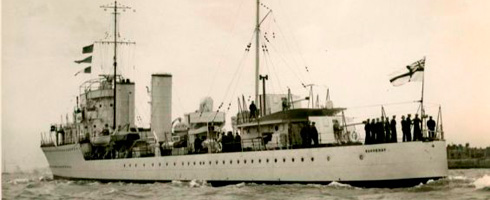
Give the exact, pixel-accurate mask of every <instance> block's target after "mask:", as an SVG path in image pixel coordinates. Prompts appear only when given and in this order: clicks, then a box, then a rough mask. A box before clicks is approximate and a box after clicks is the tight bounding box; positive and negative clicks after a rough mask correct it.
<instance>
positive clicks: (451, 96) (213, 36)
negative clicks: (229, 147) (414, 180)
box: [1, 0, 490, 169]
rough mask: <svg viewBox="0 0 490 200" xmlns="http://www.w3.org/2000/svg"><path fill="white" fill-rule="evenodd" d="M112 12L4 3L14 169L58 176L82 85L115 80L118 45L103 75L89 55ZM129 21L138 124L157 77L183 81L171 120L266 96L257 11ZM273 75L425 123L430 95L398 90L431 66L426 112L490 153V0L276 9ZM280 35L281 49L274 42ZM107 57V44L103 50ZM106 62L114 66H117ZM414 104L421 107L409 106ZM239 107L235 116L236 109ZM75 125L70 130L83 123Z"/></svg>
mask: <svg viewBox="0 0 490 200" xmlns="http://www.w3.org/2000/svg"><path fill="white" fill-rule="evenodd" d="M109 3H111V1H78V0H64V1H48V0H41V1H28V0H5V1H2V16H1V17H2V29H1V30H2V51H1V52H2V64H1V65H2V67H1V85H2V89H1V90H2V92H1V97H2V98H1V113H2V114H1V119H2V120H1V125H2V126H1V127H2V128H1V131H2V134H1V135H2V138H1V140H2V143H1V145H2V162H3V163H6V164H7V165H6V166H7V169H9V168H10V169H15V168H16V167H17V166H18V167H19V168H21V169H33V168H37V167H45V166H47V162H46V159H45V158H44V155H43V154H42V152H41V149H40V148H39V145H40V133H41V132H47V131H48V129H49V126H50V124H52V123H59V122H60V121H61V120H63V121H66V120H65V116H66V114H68V113H70V112H71V111H72V110H73V107H74V105H75V97H76V96H77V94H78V93H79V88H78V87H79V85H80V84H81V83H82V82H83V81H85V80H87V79H89V78H94V77H97V74H96V73H98V72H104V70H111V68H110V67H109V65H108V64H107V63H110V58H111V55H110V53H104V52H103V51H108V50H109V49H108V48H103V47H100V48H98V49H96V50H95V51H96V52H98V53H95V52H94V55H93V56H94V63H92V64H93V65H92V68H93V73H92V74H90V75H88V74H80V75H78V76H74V74H75V73H76V72H77V71H80V70H82V69H83V68H84V67H86V66H88V65H83V64H80V65H79V64H76V63H74V62H73V61H74V60H79V59H81V58H84V56H86V55H82V52H81V49H82V47H83V46H86V45H88V44H91V43H93V42H94V41H99V40H102V39H104V38H105V36H106V32H107V33H108V35H109V38H110V37H111V35H110V33H111V28H112V24H111V22H112V18H111V14H110V12H109V11H104V10H103V9H101V8H100V6H101V5H106V4H109ZM120 3H123V4H125V5H128V6H131V7H132V9H131V10H127V11H126V12H123V15H122V18H121V19H120V30H119V33H120V34H121V38H130V40H131V41H135V42H136V45H135V46H132V47H123V48H122V50H121V53H123V55H121V59H122V60H121V61H120V63H121V66H122V67H121V68H122V69H123V71H122V73H123V75H125V76H126V77H128V78H131V79H132V80H134V81H135V82H136V90H137V92H136V95H137V96H136V106H137V110H136V114H137V115H138V116H140V117H141V118H142V121H140V122H138V123H139V124H140V125H142V126H148V123H149V122H148V121H149V118H150V113H149V104H148V101H149V100H150V99H149V97H148V95H147V93H146V89H145V87H146V86H150V78H151V74H153V73H171V74H172V75H173V94H172V95H173V99H172V117H173V118H177V117H179V116H182V115H183V114H184V113H188V112H193V111H194V110H196V109H197V108H198V105H199V102H200V100H201V99H203V98H204V97H206V96H211V97H212V98H213V99H214V107H215V109H217V107H218V106H219V104H220V103H223V104H224V106H223V108H222V109H221V111H224V112H226V114H227V116H228V117H230V116H232V115H235V114H236V110H237V108H236V104H237V102H236V99H237V97H238V96H241V95H242V94H243V95H244V96H245V97H246V98H247V99H248V97H249V96H253V94H254V81H253V78H254V54H253V52H254V51H253V50H254V49H253V48H252V49H251V51H250V52H246V51H245V49H246V46H247V44H249V43H250V42H252V41H253V40H251V38H252V33H253V29H254V23H255V1H252V0H207V1H197V0H179V1H169V0H138V1H129V0H125V1H120ZM263 3H264V5H265V7H261V15H262V16H264V15H265V14H266V13H267V12H268V11H269V10H268V9H272V14H269V15H268V16H267V18H266V19H265V20H264V22H263V23H262V34H263V35H262V37H261V40H262V41H263V44H266V45H267V49H268V50H269V53H262V52H261V58H262V59H261V66H262V68H261V71H260V74H268V75H269V80H268V82H267V91H268V92H270V93H285V92H286V91H287V88H288V87H289V88H290V89H291V90H292V92H293V93H294V94H297V95H300V96H307V95H308V92H309V91H308V90H307V89H305V88H303V87H302V86H301V83H304V84H314V85H315V86H314V93H315V95H317V94H318V95H319V97H320V99H321V100H322V101H323V100H324V99H325V96H326V91H327V89H329V92H330V97H331V100H332V101H333V102H334V105H335V106H339V107H345V108H347V109H348V110H347V112H346V115H348V116H350V117H354V118H355V119H356V120H357V121H362V120H363V119H365V118H372V117H378V116H379V113H380V112H381V105H384V109H385V111H386V113H387V115H393V114H397V115H398V116H400V115H401V114H406V113H415V112H416V111H417V108H418V105H417V104H415V103H413V102H414V101H417V100H419V99H420V98H421V88H422V84H421V83H420V82H414V83H407V84H405V85H403V86H399V87H393V86H392V85H390V83H389V79H390V78H391V77H392V76H393V74H394V73H396V72H399V71H400V70H403V69H404V68H405V66H406V65H409V64H411V63H413V62H415V61H417V60H419V59H422V58H423V57H424V56H425V58H426V68H425V72H424V73H425V74H424V75H425V83H424V101H425V102H426V104H425V105H426V110H427V112H428V113H429V114H430V115H433V116H437V109H438V107H439V105H440V106H441V107H442V118H443V123H444V124H443V125H444V131H445V138H446V140H447V142H448V144H451V143H456V144H459V143H466V142H469V143H470V144H471V145H472V146H477V147H486V146H490V131H489V129H488V128H486V126H485V124H486V123H488V121H487V119H489V118H490V103H489V102H490V89H489V85H490V56H488V55H489V52H490V50H489V47H490V17H489V16H488V14H487V13H488V10H490V2H489V1H486V0H471V1H463V0H432V1H426V0H399V1H390V0H373V1H359V0H344V1H334V0H309V1H299V0H263ZM266 32H267V38H268V39H269V42H267V41H265V38H264V37H263V36H264V35H265V33H266ZM96 47H97V46H96ZM104 61H106V62H104ZM400 102H412V103H411V104H402V105H400V104H398V103H400ZM230 103H231V106H230V109H227V107H228V105H229V104H230ZM70 120H71V119H70Z"/></svg>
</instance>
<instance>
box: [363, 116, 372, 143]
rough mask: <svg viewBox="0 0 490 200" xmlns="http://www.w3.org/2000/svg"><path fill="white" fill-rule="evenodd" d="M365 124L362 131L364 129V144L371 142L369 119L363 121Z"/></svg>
mask: <svg viewBox="0 0 490 200" xmlns="http://www.w3.org/2000/svg"><path fill="white" fill-rule="evenodd" d="M364 123H365V125H364V131H366V137H365V141H364V144H370V143H371V130H369V129H370V128H371V127H370V126H371V124H369V119H367V120H366V122H364Z"/></svg>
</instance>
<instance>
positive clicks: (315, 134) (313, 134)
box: [310, 122, 318, 146]
mask: <svg viewBox="0 0 490 200" xmlns="http://www.w3.org/2000/svg"><path fill="white" fill-rule="evenodd" d="M310 137H311V140H313V144H314V145H315V146H318V130H316V127H315V122H313V123H311V127H310ZM310 144H311V142H310Z"/></svg>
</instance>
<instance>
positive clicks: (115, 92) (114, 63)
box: [100, 1, 131, 130]
mask: <svg viewBox="0 0 490 200" xmlns="http://www.w3.org/2000/svg"><path fill="white" fill-rule="evenodd" d="M100 7H101V8H104V10H106V9H114V12H113V13H112V14H114V41H113V42H114V62H113V66H114V76H113V79H114V80H113V83H114V87H113V89H114V98H113V105H114V106H113V114H114V115H113V120H112V128H113V130H115V129H116V126H117V122H116V121H117V120H116V119H117V115H116V112H117V109H116V108H117V107H116V102H117V101H116V97H117V88H116V87H117V78H116V75H117V43H118V42H117V37H118V34H117V15H118V14H120V13H118V9H123V10H126V9H131V7H129V6H125V5H122V4H119V5H118V4H117V1H114V5H105V6H100Z"/></svg>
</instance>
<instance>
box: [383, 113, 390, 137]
mask: <svg viewBox="0 0 490 200" xmlns="http://www.w3.org/2000/svg"><path fill="white" fill-rule="evenodd" d="M384 126H385V127H384V128H385V133H386V134H385V142H391V126H390V119H389V118H388V117H386V120H385V124H384Z"/></svg>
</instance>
